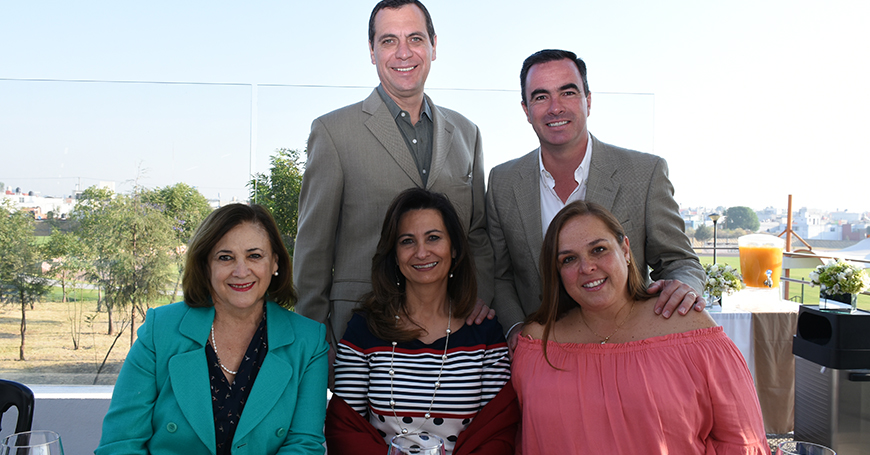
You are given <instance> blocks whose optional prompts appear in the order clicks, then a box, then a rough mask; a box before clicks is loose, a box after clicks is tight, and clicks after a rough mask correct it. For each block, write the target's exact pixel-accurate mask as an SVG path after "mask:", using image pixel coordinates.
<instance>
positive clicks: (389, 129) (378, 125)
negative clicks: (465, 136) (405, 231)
mask: <svg viewBox="0 0 870 455" xmlns="http://www.w3.org/2000/svg"><path fill="white" fill-rule="evenodd" d="M362 107H363V112H365V113H367V114H369V115H371V117H369V119H368V120H366V122H365V125H366V128H368V129H369V131H371V132H372V134H373V135H374V136H375V138H376V139H377V140H378V141H379V142H380V143H381V145H383V146H384V149H385V150H386V151H387V153H389V154H390V156H392V157H393V159H394V160H395V161H396V164H398V165H399V167H400V168H402V170H403V171H405V173H406V174H408V177H410V178H411V180H413V181H414V183H415V184H417V186H423V180H421V179H420V171H418V170H417V164H416V163H415V162H414V157H412V156H411V153H410V152H409V151H408V145H407V144H405V140H404V139H403V138H402V133H401V132H399V127H397V126H396V119H394V118H393V117H392V116H391V115H390V110H389V109H387V106H386V105H385V104H384V101H383V100H382V99H381V96H380V95H379V94H378V91H377V89H375V90H374V91H372V94H371V95H369V97H368V98H366V100H365V101H363V105H362ZM436 126H437V125H436ZM433 159H434V158H433ZM372 166H379V164H378V163H372ZM429 180H430V181H431V180H432V178H431V177H430V178H429Z"/></svg>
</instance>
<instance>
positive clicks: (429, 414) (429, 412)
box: [221, 306, 453, 434]
mask: <svg viewBox="0 0 870 455" xmlns="http://www.w3.org/2000/svg"><path fill="white" fill-rule="evenodd" d="M397 317H398V316H397ZM452 321H453V307H452V306H448V307H447V331H446V332H447V338H445V339H444V353H443V354H441V369H440V370H438V378H437V379H436V380H435V391H434V392H432V399H431V400H430V401H429V409H428V410H427V411H426V413H425V414H423V423H421V424H420V426H419V427H417V429H416V430H414V431H409V430H408V429H407V428H406V427H405V426H404V425H402V424H401V423H400V421H399V415H398V414H397V413H396V399H395V398H393V378H394V377H395V374H396V371H395V370H394V369H393V360H394V358H395V357H396V345H397V344H398V343H396V342H395V341H393V343H392V344H393V350H392V352H391V353H390V409H391V410H392V411H393V418H395V419H396V425H397V426H398V427H399V428H401V429H402V434H409V433H410V434H413V433H417V432H418V431H420V429H421V428H423V425H425V424H426V422H428V421H429V419H430V418H431V417H432V406H434V405H435V395H437V394H438V389H440V388H441V375H442V374H443V373H444V364H445V363H447V344H448V343H450V323H451V322H452ZM221 366H223V365H221Z"/></svg>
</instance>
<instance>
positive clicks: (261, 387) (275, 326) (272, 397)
mask: <svg viewBox="0 0 870 455" xmlns="http://www.w3.org/2000/svg"><path fill="white" fill-rule="evenodd" d="M403 145H404V144H403ZM415 169H416V168H415ZM266 336H267V337H268V343H269V352H268V353H267V354H266V359H265V360H264V361H263V365H262V366H261V367H260V372H259V373H257V379H256V380H255V381H254V387H253V388H252V389H251V393H250V394H249V395H248V401H247V403H245V409H244V411H242V418H241V420H239V426H238V427H236V435H235V438H234V440H235V441H241V440H242V439H243V438H244V437H245V436H247V435H248V433H250V432H251V431H252V430H253V429H254V428H256V427H257V425H259V424H260V422H261V421H262V420H263V418H265V417H266V415H267V414H268V413H269V411H271V410H272V409H273V408H274V407H275V406H276V404H277V403H278V400H279V399H280V398H281V396H282V395H283V394H284V389H286V388H287V385H288V384H289V383H290V380H291V378H293V375H294V372H293V366H292V365H290V363H288V362H287V360H285V359H284V357H285V356H284V355H282V354H281V351H282V350H284V349H286V348H287V347H288V346H290V345H292V344H293V341H294V340H295V339H296V335H295V333H294V332H293V330H292V326H291V322H290V321H289V320H288V318H287V314H286V313H284V311H283V310H282V309H281V307H279V306H278V305H277V304H276V303H274V302H268V303H267V304H266ZM235 441H234V442H235Z"/></svg>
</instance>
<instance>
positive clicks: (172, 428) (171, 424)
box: [166, 422, 178, 433]
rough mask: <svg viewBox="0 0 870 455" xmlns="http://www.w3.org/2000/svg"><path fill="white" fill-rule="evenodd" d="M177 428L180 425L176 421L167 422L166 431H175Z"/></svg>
mask: <svg viewBox="0 0 870 455" xmlns="http://www.w3.org/2000/svg"><path fill="white" fill-rule="evenodd" d="M176 430H178V425H176V424H175V422H169V423H167V424H166V431H168V432H170V433H175V432H176Z"/></svg>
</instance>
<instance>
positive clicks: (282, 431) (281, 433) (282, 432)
mask: <svg viewBox="0 0 870 455" xmlns="http://www.w3.org/2000/svg"><path fill="white" fill-rule="evenodd" d="M285 434H287V429H286V428H278V430H277V431H276V432H275V436H278V437H279V438H283V437H284V435H285Z"/></svg>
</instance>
